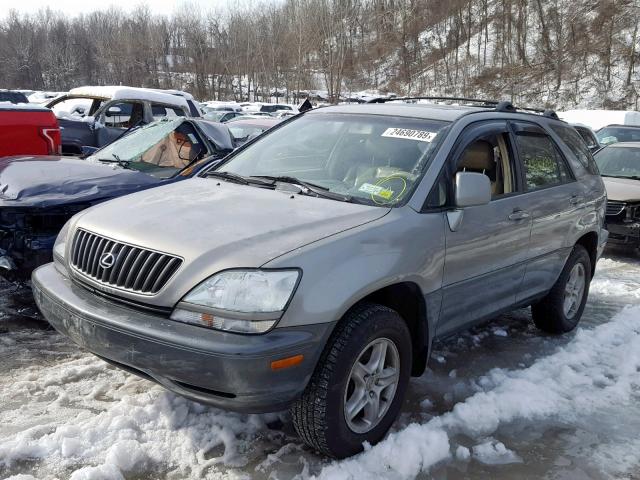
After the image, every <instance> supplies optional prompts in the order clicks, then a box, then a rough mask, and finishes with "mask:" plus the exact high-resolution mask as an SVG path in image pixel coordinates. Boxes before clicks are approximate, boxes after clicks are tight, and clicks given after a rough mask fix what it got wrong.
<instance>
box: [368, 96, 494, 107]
mask: <svg viewBox="0 0 640 480" xmlns="http://www.w3.org/2000/svg"><path fill="white" fill-rule="evenodd" d="M396 100H439V101H445V102H466V103H478V104H479V105H467V106H472V107H495V106H496V105H498V104H499V103H500V102H498V101H496V100H483V99H479V98H465V97H379V98H374V99H373V100H369V101H368V102H366V103H386V102H395V101H396Z"/></svg>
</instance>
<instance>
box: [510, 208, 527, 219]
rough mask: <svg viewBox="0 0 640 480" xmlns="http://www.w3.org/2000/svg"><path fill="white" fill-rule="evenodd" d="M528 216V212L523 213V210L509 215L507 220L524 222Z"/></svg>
mask: <svg viewBox="0 0 640 480" xmlns="http://www.w3.org/2000/svg"><path fill="white" fill-rule="evenodd" d="M530 216H531V215H530V214H529V212H525V211H524V210H514V211H513V213H512V214H511V215H509V220H511V221H513V222H517V221H518V220H524V219H525V218H529V217H530Z"/></svg>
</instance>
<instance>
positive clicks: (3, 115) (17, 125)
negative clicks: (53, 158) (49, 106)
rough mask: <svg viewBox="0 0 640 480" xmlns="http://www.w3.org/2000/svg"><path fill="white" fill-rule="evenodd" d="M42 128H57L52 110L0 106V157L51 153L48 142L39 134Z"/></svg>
mask: <svg viewBox="0 0 640 480" xmlns="http://www.w3.org/2000/svg"><path fill="white" fill-rule="evenodd" d="M42 128H58V122H57V120H56V117H55V115H54V114H53V112H51V111H45V110H42V109H34V110H28V109H22V108H21V109H2V108H0V157H4V156H9V155H49V154H50V153H52V152H49V143H48V142H47V140H46V139H45V138H44V137H43V136H42V135H41V134H40V130H41V129H42ZM58 146H59V143H58V145H56V147H58Z"/></svg>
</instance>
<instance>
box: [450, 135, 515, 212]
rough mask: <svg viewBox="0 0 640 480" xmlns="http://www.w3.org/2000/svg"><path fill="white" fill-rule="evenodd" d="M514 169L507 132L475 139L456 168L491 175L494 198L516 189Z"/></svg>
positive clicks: (461, 170) (492, 196) (492, 195)
mask: <svg viewBox="0 0 640 480" xmlns="http://www.w3.org/2000/svg"><path fill="white" fill-rule="evenodd" d="M514 170H515V168H514V163H513V158H512V157H511V155H510V149H509V135H508V134H507V133H506V132H504V133H499V134H487V135H483V136H482V137H479V138H477V139H476V140H474V141H473V142H472V143H471V144H469V145H468V146H467V147H466V148H465V149H464V151H463V152H462V155H461V156H460V159H459V160H458V164H457V168H456V171H457V172H475V173H482V174H483V175H486V176H487V177H489V181H490V182H491V198H493V199H495V198H499V197H501V196H502V195H508V194H510V193H513V192H515V191H516V185H515V171H514Z"/></svg>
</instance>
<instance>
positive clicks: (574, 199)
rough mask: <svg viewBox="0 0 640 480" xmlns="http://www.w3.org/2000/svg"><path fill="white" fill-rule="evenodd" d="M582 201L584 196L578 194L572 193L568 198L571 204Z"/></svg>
mask: <svg viewBox="0 0 640 480" xmlns="http://www.w3.org/2000/svg"><path fill="white" fill-rule="evenodd" d="M583 201H584V197H581V196H580V195H572V196H571V198H570V199H569V203H570V204H571V205H578V204H580V203H582V202H583Z"/></svg>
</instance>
